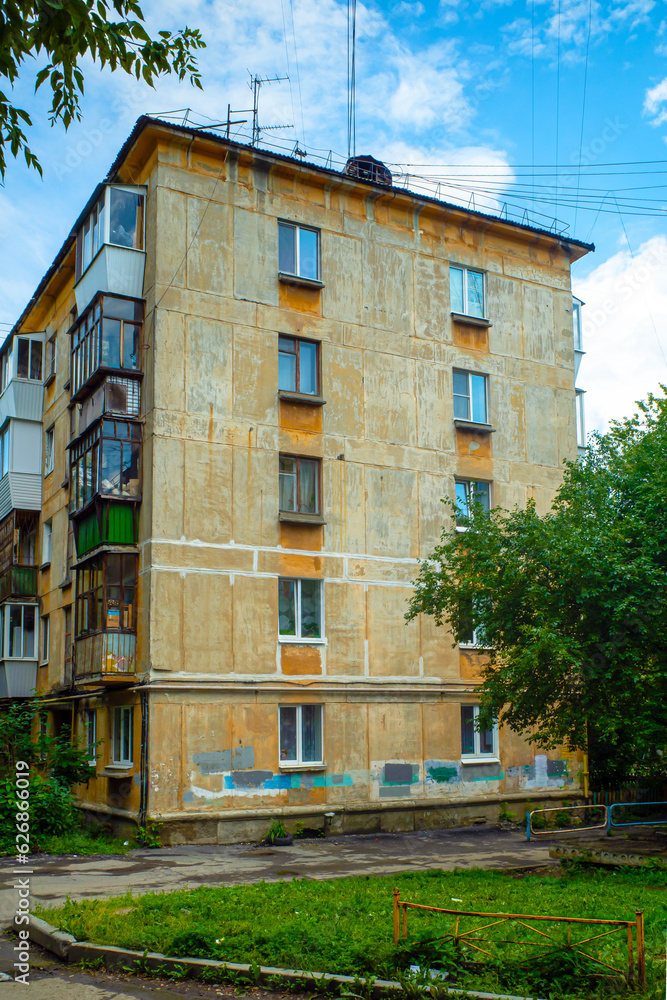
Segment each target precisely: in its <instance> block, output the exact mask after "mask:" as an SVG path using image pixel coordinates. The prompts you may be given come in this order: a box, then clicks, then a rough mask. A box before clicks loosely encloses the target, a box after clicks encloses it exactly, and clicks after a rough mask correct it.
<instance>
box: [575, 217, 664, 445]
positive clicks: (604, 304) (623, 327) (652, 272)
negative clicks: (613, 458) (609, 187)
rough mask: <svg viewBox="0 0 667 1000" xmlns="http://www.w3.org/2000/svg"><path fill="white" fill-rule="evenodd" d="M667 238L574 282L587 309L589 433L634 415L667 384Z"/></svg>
mask: <svg viewBox="0 0 667 1000" xmlns="http://www.w3.org/2000/svg"><path fill="white" fill-rule="evenodd" d="M666 267H667V237H665V236H655V237H653V238H652V239H650V240H648V241H647V242H646V243H644V244H643V245H642V246H641V247H640V248H639V249H638V250H637V251H636V252H635V254H634V258H633V256H632V254H631V253H630V251H629V250H628V249H624V250H621V251H619V252H618V253H616V254H614V255H613V256H612V257H610V258H609V259H608V260H606V261H604V262H603V263H602V264H599V265H598V267H596V268H595V270H594V271H592V272H591V273H590V274H589V275H588V277H586V278H585V279H583V280H581V281H577V280H576V278H575V279H574V280H573V290H574V293H575V295H578V296H579V297H580V298H582V299H583V300H584V302H585V303H586V304H585V306H584V309H583V313H582V315H583V323H584V348H585V350H586V352H587V353H586V356H585V357H584V360H583V362H582V366H581V371H580V373H579V379H578V383H579V385H580V388H582V389H585V390H586V424H587V427H588V430H596V429H597V430H604V429H605V428H606V426H607V424H608V422H609V421H610V420H612V419H620V418H621V417H626V416H630V415H631V414H632V413H633V412H634V411H635V402H636V401H637V400H640V399H645V398H646V396H647V395H648V393H649V392H657V391H659V384H660V383H666V382H667V335H666V334H665V324H664V317H665V316H667V285H666V284H665V280H664V275H665V268H666Z"/></svg>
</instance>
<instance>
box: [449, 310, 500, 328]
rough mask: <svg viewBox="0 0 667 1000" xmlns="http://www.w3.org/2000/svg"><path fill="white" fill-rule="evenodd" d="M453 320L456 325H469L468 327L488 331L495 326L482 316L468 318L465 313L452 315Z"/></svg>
mask: <svg viewBox="0 0 667 1000" xmlns="http://www.w3.org/2000/svg"><path fill="white" fill-rule="evenodd" d="M452 320H453V322H454V323H467V324H468V326H483V327H484V328H485V329H487V330H488V328H489V327H490V326H492V325H493V324H492V323H491V321H490V320H488V319H482V318H481V317H480V316H466V314H465V313H455V312H453V313H452Z"/></svg>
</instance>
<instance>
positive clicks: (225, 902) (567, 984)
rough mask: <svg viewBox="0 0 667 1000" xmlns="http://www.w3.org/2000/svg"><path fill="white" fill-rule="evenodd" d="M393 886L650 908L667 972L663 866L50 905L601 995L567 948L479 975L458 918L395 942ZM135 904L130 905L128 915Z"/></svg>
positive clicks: (84, 930)
mask: <svg viewBox="0 0 667 1000" xmlns="http://www.w3.org/2000/svg"><path fill="white" fill-rule="evenodd" d="M394 886H397V887H398V888H399V889H400V891H401V898H403V899H406V900H408V901H411V902H420V903H426V904H429V905H435V906H442V907H446V908H456V907H460V908H461V909H471V910H481V911H485V910H486V911H498V910H501V911H506V912H516V913H543V914H549V915H552V916H558V915H561V916H568V915H569V916H581V917H592V918H608V919H627V920H633V919H634V915H635V910H636V909H642V908H643V909H644V911H645V914H646V941H647V951H648V956H649V959H650V961H649V974H650V978H651V982H657V981H658V979H659V977H660V975H663V976H664V966H663V967H662V972H660V967H659V965H658V960H659V959H660V958H661V957H662V956H663V952H664V921H665V918H667V898H666V896H665V892H664V890H665V889H667V875H666V874H665V873H664V872H660V871H637V870H630V869H619V870H618V871H609V870H606V871H602V872H601V871H599V870H595V869H585V868H580V867H573V868H572V869H570V870H568V871H567V872H565V873H564V874H563V875H562V877H554V876H547V877H519V878H517V877H514V876H513V874H512V873H508V872H499V871H481V870H467V871H454V872H442V871H429V872H416V873H412V872H411V873H407V874H400V875H391V876H384V877H382V876H380V877H378V876H362V877H354V878H343V879H335V880H331V881H319V880H317V881H310V880H305V879H304V880H297V881H293V882H274V883H269V884H265V883H260V884H258V885H247V886H225V887H220V888H208V887H201V888H199V889H196V890H193V891H178V892H170V893H149V894H147V895H143V896H136V897H135V896H132V894H131V893H128V894H126V895H124V896H121V897H116V898H114V899H104V900H84V901H82V902H68V903H67V904H66V905H65V906H63V907H60V908H58V909H57V910H42V911H41V912H42V914H43V915H44V916H45V917H46V918H47V919H48V920H49V921H50V922H51V923H55V924H57V925H58V926H60V927H61V928H62V929H63V930H66V931H68V932H69V933H71V934H74V935H75V937H77V938H78V939H79V940H87V941H98V942H101V941H104V942H105V943H108V944H114V945H118V946H120V947H125V948H133V949H138V950H140V951H141V950H144V949H148V950H149V951H159V952H162V953H164V954H167V955H170V956H173V957H177V958H178V957H202V958H215V959H218V960H221V961H229V962H248V963H253V962H254V963H256V964H260V965H272V966H278V967H282V968H302V969H304V968H305V969H307V970H308V971H314V972H324V971H327V972H337V973H343V974H347V975H351V976H359V977H360V978H362V979H363V978H365V977H366V976H368V975H369V974H372V975H375V976H379V977H384V978H389V979H392V978H394V979H395V978H397V976H401V977H405V976H406V975H407V974H408V973H407V970H408V969H409V966H410V965H412V964H418V965H421V966H422V967H429V968H430V967H440V968H445V969H447V970H448V971H449V973H450V976H449V977H448V983H451V981H452V980H453V979H455V980H456V981H457V983H460V984H461V985H462V986H467V987H468V988H471V989H472V988H477V989H480V988H485V989H495V988H498V990H499V991H500V992H503V991H507V990H510V992H516V989H515V987H519V986H521V987H522V988H526V989H528V988H530V989H532V990H533V991H537V990H539V989H542V990H544V992H542V993H541V994H540V995H543V996H547V995H551V996H553V997H555V996H562V997H578V996H587V997H588V996H593V995H596V990H597V986H596V985H595V984H593V985H591V981H589V980H588V978H587V976H588V973H589V972H590V969H588V970H587V969H586V968H585V960H584V959H581V960H579V959H578V958H577V957H576V956H574V955H572V954H571V953H570V954H569V956H566V957H565V958H563V955H562V953H561V960H560V961H559V962H555V961H554V962H550V961H547V962H546V964H545V963H542V965H541V966H540V965H538V966H534V965H533V966H532V967H531V968H532V971H531V968H528V967H523V968H521V967H520V966H519V965H518V964H517V963H518V962H519V961H520V960H521V959H522V958H525V957H526V956H525V955H522V954H521V952H520V950H518V949H517V950H513V951H512V952H508V953H507V955H506V956H504V960H503V961H495V962H494V963H493V964H491V965H490V966H487V967H486V968H485V969H483V970H481V971H480V970H478V971H476V972H471V971H470V970H467V969H466V968H464V967H463V966H461V965H460V964H458V965H457V963H456V962H455V961H454V960H453V957H452V954H451V946H448V945H447V943H446V942H442V941H441V942H440V943H437V942H434V939H436V938H438V937H439V936H441V935H443V934H446V933H450V934H451V931H452V921H451V919H450V918H448V917H445V916H443V915H438V914H429V913H416V912H415V911H412V912H411V913H410V916H409V931H410V933H409V939H408V942H407V945H401V946H400V947H399V948H398V949H395V948H394V946H393V940H392V891H393V888H394ZM128 909H129V910H130V912H119V911H122V910H128ZM506 929H507V928H505V930H506ZM499 936H501V937H502V936H505V935H504V934H500V935H499ZM618 942H619V943H618V951H614V950H613V948H612V944H611V942H610V940H609V938H606V939H602V942H598V944H597V945H596V947H599V948H600V949H602V948H604V949H607V951H605V952H601V954H602V953H604V954H605V955H607V957H609V956H612V957H613V958H615V959H617V961H616V964H619V965H620V964H622V962H623V961H624V954H625V953H624V950H623V948H624V940H623V935H622V934H619V935H618ZM448 948H449V950H448ZM438 949H439V951H438ZM526 951H527V949H526ZM533 953H534V952H533ZM471 956H472V952H470V953H469V954H467V955H466V956H464V957H465V963H464V964H467V963H468V960H469V959H470V958H471ZM474 957H477V958H479V957H480V956H474ZM438 963H440V964H439V965H438ZM612 964H613V963H612ZM559 970H560V971H559ZM531 976H532V979H531ZM531 983H532V985H531ZM578 983H579V985H578ZM656 995H657V994H656Z"/></svg>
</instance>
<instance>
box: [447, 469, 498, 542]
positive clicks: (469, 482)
mask: <svg viewBox="0 0 667 1000" xmlns="http://www.w3.org/2000/svg"><path fill="white" fill-rule="evenodd" d="M480 483H481V484H483V485H484V486H488V488H489V489H488V502H489V506H488V507H487V508H484V505H483V504H482V507H483V509H485V510H486V512H487V513H488V512H489V511H490V510H491V508H492V507H493V481H492V480H490V479H466V478H465V477H464V476H456V478H455V479H454V486H455V490H454V496H455V498H456V487H457V486H463V487H464V488H465V490H466V497H465V501H466V510H465V512H464V513H462V517H464V518H466V519H468V518H470V503H471V500H470V493H471V487H472V486H473V485H475V486H476V485H478V484H480ZM456 509H457V511H458V510H459V509H460V508H459V503H458V498H456ZM456 530H457V531H467V530H468V525H466V524H461V523H460V522H459V516H458V514H457V517H456Z"/></svg>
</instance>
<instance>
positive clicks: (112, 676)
mask: <svg viewBox="0 0 667 1000" xmlns="http://www.w3.org/2000/svg"><path fill="white" fill-rule="evenodd" d="M75 657H76V660H75V662H76V668H75V677H76V682H77V683H78V684H84V685H85V684H108V685H112V686H122V685H123V684H133V683H134V681H135V680H136V676H137V637H136V635H133V634H131V633H129V632H97V633H95V634H94V635H86V636H82V637H81V638H79V639H77V640H76V644H75Z"/></svg>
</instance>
